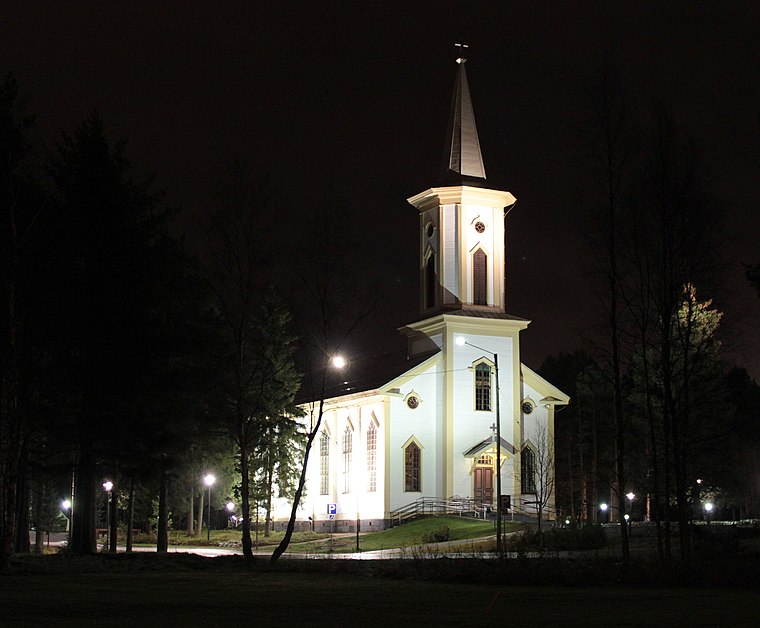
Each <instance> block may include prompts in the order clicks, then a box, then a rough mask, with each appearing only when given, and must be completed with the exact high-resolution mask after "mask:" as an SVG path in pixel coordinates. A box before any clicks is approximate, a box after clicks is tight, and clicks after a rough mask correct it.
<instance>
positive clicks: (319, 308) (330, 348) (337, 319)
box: [270, 201, 376, 565]
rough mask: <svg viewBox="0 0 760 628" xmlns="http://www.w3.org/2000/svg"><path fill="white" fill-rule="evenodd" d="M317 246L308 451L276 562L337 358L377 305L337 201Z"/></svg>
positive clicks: (317, 230) (328, 208)
mask: <svg viewBox="0 0 760 628" xmlns="http://www.w3.org/2000/svg"><path fill="white" fill-rule="evenodd" d="M311 227H312V228H311V235H312V237H311V239H310V245H311V247H312V249H311V252H310V259H309V260H308V264H307V270H306V271H305V272H304V274H303V275H302V279H303V287H304V290H305V293H306V295H307V298H306V299H304V303H306V304H307V314H306V316H305V318H304V320H303V321H302V326H303V328H304V329H310V330H311V333H309V334H308V336H307V338H308V340H309V343H308V345H307V346H306V347H305V350H304V365H305V368H304V378H303V382H302V393H304V394H305V396H306V397H307V398H308V400H309V403H308V404H307V405H308V406H309V409H308V410H307V414H308V416H309V426H308V434H307V438H306V447H305V450H304V455H303V466H302V467H301V472H300V477H299V479H298V486H297V488H296V492H295V496H294V499H293V504H292V507H291V510H290V518H289V519H288V525H287V528H286V529H285V536H284V537H283V539H282V541H281V542H280V544H279V545H278V546H277V548H275V551H274V552H273V553H272V557H271V559H270V562H271V564H272V565H274V564H276V563H277V561H278V560H279V558H280V556H282V554H283V552H285V550H286V549H287V547H288V545H289V544H290V539H291V537H292V535H293V531H294V529H295V522H296V517H297V515H298V508H299V506H300V503H301V497H302V495H303V491H304V487H305V485H306V473H307V467H308V464H309V454H310V453H311V447H312V444H313V443H314V439H315V438H316V436H317V434H319V431H320V428H321V426H322V418H323V414H324V404H325V397H326V395H327V391H328V389H329V387H330V384H331V381H330V378H331V377H332V375H331V371H330V368H329V362H330V360H331V358H332V357H333V356H335V355H337V354H338V353H339V352H340V350H341V348H342V347H343V345H344V343H345V341H346V339H347V338H348V337H349V336H350V335H351V334H352V333H353V331H354V330H355V329H356V328H357V327H358V326H359V325H360V324H361V323H362V322H363V321H364V320H365V319H366V318H367V316H368V315H369V314H370V312H371V311H372V310H373V309H374V307H375V306H374V301H375V296H376V295H375V291H373V290H372V287H370V286H365V287H366V288H368V290H366V291H365V290H362V289H360V288H359V287H358V286H357V285H356V284H355V283H354V282H353V280H352V272H351V270H352V267H353V266H352V264H351V260H350V257H349V256H348V255H347V253H348V252H349V251H350V250H351V248H352V247H351V245H350V242H349V237H348V234H347V233H346V228H347V220H346V216H345V212H344V211H343V209H342V207H341V206H339V205H337V204H336V203H334V202H331V201H327V202H323V203H322V205H321V207H320V211H318V212H317V213H316V214H315V216H314V221H313V223H312V224H311Z"/></svg>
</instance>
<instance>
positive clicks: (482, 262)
mask: <svg viewBox="0 0 760 628" xmlns="http://www.w3.org/2000/svg"><path fill="white" fill-rule="evenodd" d="M487 262H488V256H487V255H486V254H485V252H484V251H483V249H478V250H477V251H475V253H474V254H473V256H472V302H473V304H475V305H488V271H487V268H488V265H487Z"/></svg>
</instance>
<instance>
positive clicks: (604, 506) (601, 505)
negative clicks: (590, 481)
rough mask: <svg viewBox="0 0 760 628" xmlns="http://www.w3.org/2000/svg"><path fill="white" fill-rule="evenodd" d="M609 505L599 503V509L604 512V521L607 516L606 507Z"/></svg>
mask: <svg viewBox="0 0 760 628" xmlns="http://www.w3.org/2000/svg"><path fill="white" fill-rule="evenodd" d="M608 508H609V506H608V505H607V504H605V503H601V504H599V510H601V511H602V512H603V513H604V523H608V516H607V509H608Z"/></svg>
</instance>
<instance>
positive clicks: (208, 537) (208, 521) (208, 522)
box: [206, 484, 211, 541]
mask: <svg viewBox="0 0 760 628" xmlns="http://www.w3.org/2000/svg"><path fill="white" fill-rule="evenodd" d="M206 540H207V541H211V484H209V485H208V516H207V517H206Z"/></svg>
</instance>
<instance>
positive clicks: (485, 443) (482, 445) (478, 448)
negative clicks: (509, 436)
mask: <svg viewBox="0 0 760 628" xmlns="http://www.w3.org/2000/svg"><path fill="white" fill-rule="evenodd" d="M493 444H494V438H493V436H489V437H488V438H484V439H483V440H482V441H480V442H479V443H478V444H477V445H474V446H473V447H470V448H469V449H468V450H467V451H465V452H464V455H465V457H466V458H474V457H475V456H478V455H480V454H482V453H483V452H484V451H487V450H488V449H490V448H492V447H493ZM501 448H502V449H503V450H504V451H507V452H509V453H510V454H514V453H515V452H516V451H517V450H516V449H515V446H514V445H513V444H512V443H510V442H509V441H508V440H506V439H505V438H504V437H502V438H501Z"/></svg>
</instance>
